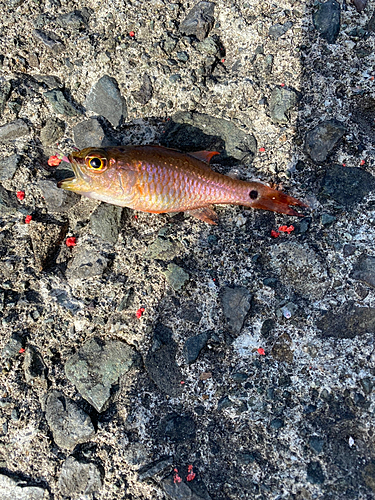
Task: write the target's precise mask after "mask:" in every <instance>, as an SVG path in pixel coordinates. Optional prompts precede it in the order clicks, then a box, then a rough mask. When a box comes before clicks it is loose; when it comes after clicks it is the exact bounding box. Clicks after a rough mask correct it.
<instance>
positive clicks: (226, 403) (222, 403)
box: [217, 396, 235, 411]
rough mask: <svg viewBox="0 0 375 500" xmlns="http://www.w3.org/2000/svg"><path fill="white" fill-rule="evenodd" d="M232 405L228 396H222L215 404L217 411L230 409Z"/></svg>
mask: <svg viewBox="0 0 375 500" xmlns="http://www.w3.org/2000/svg"><path fill="white" fill-rule="evenodd" d="M234 405H235V404H234V402H233V401H232V400H231V399H230V398H229V396H223V397H222V398H220V399H219V401H218V402H217V410H218V411H221V410H225V408H231V407H232V406H234Z"/></svg>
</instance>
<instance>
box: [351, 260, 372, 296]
mask: <svg viewBox="0 0 375 500" xmlns="http://www.w3.org/2000/svg"><path fill="white" fill-rule="evenodd" d="M350 277H351V278H353V279H355V280H359V281H364V282H365V283H367V284H368V285H369V286H371V287H373V288H375V257H372V256H371V255H367V254H362V255H361V256H360V257H359V259H358V261H357V262H356V263H355V265H354V267H353V270H352V272H351V274H350Z"/></svg>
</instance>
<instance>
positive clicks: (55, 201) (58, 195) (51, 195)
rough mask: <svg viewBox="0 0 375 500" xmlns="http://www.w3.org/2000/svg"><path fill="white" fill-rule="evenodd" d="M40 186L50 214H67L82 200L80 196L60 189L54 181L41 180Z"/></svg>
mask: <svg viewBox="0 0 375 500" xmlns="http://www.w3.org/2000/svg"><path fill="white" fill-rule="evenodd" d="M38 186H39V188H40V189H41V191H42V194H43V198H44V201H45V202H46V204H47V208H48V211H49V212H58V213H64V212H67V211H68V210H69V208H71V207H73V206H74V205H75V204H76V203H78V202H79V200H80V199H81V197H80V196H79V195H78V194H75V193H72V192H69V191H65V190H64V189H60V188H58V187H57V186H56V183H55V182H54V181H49V180H47V179H46V180H41V181H39V182H38Z"/></svg>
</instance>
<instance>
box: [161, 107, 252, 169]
mask: <svg viewBox="0 0 375 500" xmlns="http://www.w3.org/2000/svg"><path fill="white" fill-rule="evenodd" d="M199 135H200V136H201V137H199ZM197 136H198V139H197ZM213 139H215V141H213ZM197 140H198V142H197ZM161 142H162V144H163V145H164V146H167V147H175V148H177V149H180V150H183V151H197V150H200V149H208V148H213V147H214V148H215V147H216V150H220V149H221V150H222V149H224V148H223V146H225V153H226V155H227V156H232V157H233V158H236V159H237V160H240V161H241V162H242V163H244V164H249V163H250V162H251V161H252V159H253V158H254V156H255V154H256V152H257V143H256V140H255V137H254V136H253V135H252V134H249V133H247V132H245V131H243V130H240V129H239V128H237V127H236V125H235V124H234V123H233V122H230V121H228V120H223V119H221V118H215V117H213V116H209V115H205V114H201V113H190V112H178V113H176V114H175V115H173V117H172V121H171V122H170V124H169V125H168V127H167V128H166V130H165V134H163V137H162V140H161ZM210 142H211V143H212V145H211V144H210ZM215 143H216V145H215ZM220 143H221V144H222V145H220V146H219V144H220ZM211 150H215V149H211Z"/></svg>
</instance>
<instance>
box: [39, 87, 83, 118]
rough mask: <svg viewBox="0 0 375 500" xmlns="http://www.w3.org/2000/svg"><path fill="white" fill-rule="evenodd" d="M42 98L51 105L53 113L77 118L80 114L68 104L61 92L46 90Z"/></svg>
mask: <svg viewBox="0 0 375 500" xmlns="http://www.w3.org/2000/svg"><path fill="white" fill-rule="evenodd" d="M44 96H45V97H46V99H47V100H48V102H49V103H50V104H51V106H52V108H53V110H54V112H55V113H57V114H59V115H65V116H79V115H81V114H82V113H81V112H80V111H78V109H76V108H75V107H74V106H73V105H72V104H70V102H69V101H68V100H67V99H66V97H65V96H64V94H63V93H62V92H61V90H56V89H54V90H48V91H47V92H45V93H44Z"/></svg>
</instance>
